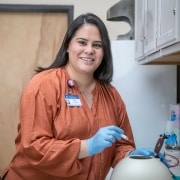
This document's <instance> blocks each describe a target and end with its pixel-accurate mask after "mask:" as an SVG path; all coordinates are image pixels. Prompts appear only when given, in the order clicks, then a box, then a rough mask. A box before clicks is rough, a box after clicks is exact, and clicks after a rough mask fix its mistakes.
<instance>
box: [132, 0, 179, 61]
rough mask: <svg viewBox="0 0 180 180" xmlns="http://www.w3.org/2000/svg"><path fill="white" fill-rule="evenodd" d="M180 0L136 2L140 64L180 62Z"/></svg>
mask: <svg viewBox="0 0 180 180" xmlns="http://www.w3.org/2000/svg"><path fill="white" fill-rule="evenodd" d="M179 11H180V1H179V0H136V1H135V41H136V43H135V57H136V60H137V61H138V62H139V64H180V12H179Z"/></svg>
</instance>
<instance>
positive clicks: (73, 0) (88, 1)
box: [0, 0, 129, 40]
mask: <svg viewBox="0 0 180 180" xmlns="http://www.w3.org/2000/svg"><path fill="white" fill-rule="evenodd" d="M118 1H119V0H31V1H28V0H0V4H9V3H12V4H53V5H54V4H58V5H74V17H77V16H78V15H79V14H81V13H86V12H92V13H95V14H96V15H98V16H99V17H100V18H101V19H102V20H103V21H104V23H105V24H106V26H107V29H108V31H109V36H110V38H111V40H115V39H116V38H117V35H120V34H125V33H126V32H127V31H128V30H129V25H127V24H126V23H124V22H113V21H107V20H106V12H107V10H108V9H109V8H110V7H112V6H113V5H114V4H115V3H117V2H118Z"/></svg>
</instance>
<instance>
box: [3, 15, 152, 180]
mask: <svg viewBox="0 0 180 180" xmlns="http://www.w3.org/2000/svg"><path fill="white" fill-rule="evenodd" d="M112 75H113V66H112V55H111V48H110V40H109V36H108V32H107V30H106V27H105V25H104V23H103V22H102V21H101V20H100V19H99V18H98V17H97V16H96V15H94V14H91V13H88V14H83V15H80V16H79V17H77V18H76V19H75V20H74V21H73V22H72V24H71V25H70V27H69V29H68V30H67V33H66V35H65V37H64V41H63V43H62V46H61V48H60V50H59V52H58V54H57V57H56V59H55V61H54V63H53V64H52V65H51V66H49V67H48V68H42V67H39V68H38V69H37V74H36V75H35V76H34V77H33V78H32V79H31V80H30V82H29V83H28V84H27V86H26V87H25V89H24V91H23V93H22V97H21V101H20V124H19V128H18V136H17V138H16V141H15V143H16V149H17V151H16V154H15V156H14V158H13V160H12V161H11V163H10V164H9V166H8V167H7V169H6V170H5V171H4V175H3V176H4V177H3V178H4V179H6V180H12V179H13V180H29V179H33V180H104V179H105V177H106V175H107V173H108V171H109V169H110V167H114V166H115V165H116V164H117V162H118V161H120V160H121V159H122V158H124V157H125V156H127V155H129V153H130V152H131V154H144V155H152V154H153V151H152V150H146V149H135V143H134V139H133V134H132V130H131V126H130V123H129V120H128V116H127V113H126V108H125V104H124V102H123V100H122V99H121V97H120V95H119V93H118V91H117V90H116V89H115V88H114V87H113V86H112V85H111V84H110V82H111V80H112ZM124 133H125V134H126V135H127V136H128V139H126V140H124V139H123V138H122V134H124Z"/></svg>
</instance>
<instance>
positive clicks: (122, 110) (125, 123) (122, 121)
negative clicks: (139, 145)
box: [112, 90, 135, 167]
mask: <svg viewBox="0 0 180 180" xmlns="http://www.w3.org/2000/svg"><path fill="white" fill-rule="evenodd" d="M115 97H116V98H115V100H116V103H115V104H116V107H117V125H118V126H119V127H120V128H121V129H123V130H124V133H125V134H126V135H127V136H128V138H129V139H128V140H123V139H121V140H119V141H116V150H115V156H114V159H113V163H112V167H114V166H115V165H116V164H117V163H118V162H119V161H120V160H121V159H123V158H124V157H125V156H126V155H127V153H128V152H129V151H132V150H133V149H135V143H134V137H133V132H132V128H131V124H130V121H129V118H128V114H127V111H126V106H125V104H124V101H123V100H122V98H121V96H120V95H119V93H118V92H117V90H115Z"/></svg>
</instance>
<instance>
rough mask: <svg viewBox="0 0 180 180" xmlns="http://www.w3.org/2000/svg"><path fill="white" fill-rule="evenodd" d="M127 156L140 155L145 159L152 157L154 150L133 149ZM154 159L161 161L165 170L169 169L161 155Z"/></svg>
mask: <svg viewBox="0 0 180 180" xmlns="http://www.w3.org/2000/svg"><path fill="white" fill-rule="evenodd" d="M129 155H130V156H133V155H142V156H146V157H148V156H154V150H153V149H148V148H139V149H135V150H134V151H131V152H130V154H129ZM156 157H157V158H159V159H160V160H161V162H162V163H164V165H166V167H167V168H169V167H170V166H169V164H168V163H167V160H166V159H165V157H164V155H163V154H161V153H159V154H158V155H157V156H156Z"/></svg>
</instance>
